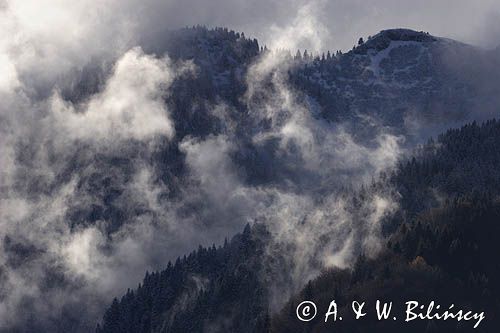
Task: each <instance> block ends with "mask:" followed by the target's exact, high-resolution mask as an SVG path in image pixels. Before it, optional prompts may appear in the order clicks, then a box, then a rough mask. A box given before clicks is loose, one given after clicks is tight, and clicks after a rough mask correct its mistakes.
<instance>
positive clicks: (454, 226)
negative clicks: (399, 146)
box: [272, 121, 500, 332]
mask: <svg viewBox="0 0 500 333" xmlns="http://www.w3.org/2000/svg"><path fill="white" fill-rule="evenodd" d="M498 142H500V123H498V122H497V121H490V122H487V123H486V124H483V125H482V126H478V125H476V124H471V125H467V126H464V127H463V128H461V129H456V130H450V131H448V132H447V133H445V134H443V135H441V136H440V137H439V139H438V140H437V142H430V143H429V144H427V145H426V146H425V147H424V148H423V150H422V152H421V153H420V154H419V156H418V158H413V159H411V160H410V161H408V162H407V163H405V164H402V165H401V166H400V167H399V170H398V171H397V172H396V173H395V174H394V175H393V176H392V180H391V181H394V182H395V185H396V186H397V187H398V188H399V191H400V193H401V195H402V198H401V207H402V209H401V210H400V211H399V212H398V214H396V216H395V217H394V222H395V223H398V227H397V230H396V231H395V232H393V233H392V234H391V235H390V236H389V237H388V240H387V246H386V248H385V249H384V250H383V253H382V254H381V255H379V256H378V257H376V258H374V259H369V258H366V257H364V256H362V257H360V258H359V259H358V261H357V262H356V264H355V265H354V268H353V269H352V270H336V269H333V270H329V271H326V272H324V273H323V274H322V275H321V276H320V277H318V278H317V279H315V280H314V281H311V282H310V283H309V284H308V285H307V286H306V287H305V288H304V290H303V291H302V292H301V293H300V294H298V295H296V296H294V297H292V299H291V300H290V301H289V302H288V304H287V305H286V306H285V307H284V309H283V310H282V312H281V313H280V314H278V315H276V316H275V317H274V318H273V321H272V331H273V332H304V331H307V332H330V331H331V330H332V329H335V331H337V332H366V331H370V332H401V331H404V332H457V331H460V332H469V331H473V326H474V322H475V321H471V322H472V324H471V322H465V321H461V322H457V321H454V320H448V321H447V322H444V321H437V320H433V321H425V320H415V321H411V322H409V323H404V322H403V321H404V319H405V318H406V314H405V313H404V311H405V309H406V308H405V306H406V305H405V304H404V302H406V301H410V300H416V301H418V302H420V304H429V303H430V302H431V301H435V302H436V304H441V307H443V308H444V307H446V308H447V307H448V306H449V305H450V304H455V308H456V309H466V310H473V311H479V312H481V311H485V313H486V319H485V320H484V321H483V322H482V323H481V324H480V325H479V327H478V328H477V329H476V330H477V331H482V332H496V331H497V330H498V324H499V323H500V317H499V315H500V286H499V284H498V281H500V265H499V263H498V260H497V254H498V253H500V243H499V242H498V240H497V235H498V234H499V232H500V223H499V222H500V188H499V186H498V184H499V181H500V173H499V172H498V170H497V166H498V165H499V163H500V148H499V147H498ZM403 216H404V217H403ZM403 221H404V222H403ZM304 299H310V300H313V301H315V303H316V304H317V306H318V309H320V310H319V313H323V314H324V313H325V312H326V309H328V305H329V303H330V301H331V300H336V302H337V303H338V304H340V306H341V308H340V310H339V312H340V313H343V314H344V315H343V319H344V320H343V321H342V322H336V323H332V321H330V322H329V323H328V324H325V323H324V316H323V317H320V316H318V318H317V319H314V320H313V321H311V322H309V323H303V322H300V321H299V320H297V318H296V314H295V308H296V306H297V304H299V303H300V301H301V300H304ZM353 300H359V301H366V302H367V308H370V309H372V310H373V309H374V308H375V303H376V300H382V301H387V302H390V301H393V302H394V305H393V307H394V309H395V310H394V311H395V312H394V315H395V316H396V317H398V318H399V320H398V321H393V320H387V321H378V320H377V318H376V317H375V312H374V311H371V313H369V315H368V316H367V317H366V318H365V320H354V318H353V315H352V311H351V310H350V304H351V302H352V301H353ZM322 311H323V312H322ZM391 319H392V317H391Z"/></svg>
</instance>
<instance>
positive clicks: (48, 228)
mask: <svg viewBox="0 0 500 333" xmlns="http://www.w3.org/2000/svg"><path fill="white" fill-rule="evenodd" d="M413 5H415V6H418V7H419V8H418V10H414V9H412V10H411V12H412V14H411V15H408V13H407V12H408V10H409V5H408V4H403V3H401V2H394V1H382V2H380V1H377V3H376V4H367V3H366V2H352V1H350V2H346V1H335V2H331V3H328V2H324V1H312V2H307V3H306V2H302V1H292V2H291V3H287V4H285V3H283V2H279V1H273V2H269V1H266V2H264V1H254V2H252V3H251V4H249V3H247V2H244V1H214V2H210V3H209V2H206V1H197V0H189V1H182V2H176V1H167V2H160V1H146V2H135V1H125V2H122V1H109V2H106V3H101V2H93V1H83V2H80V3H79V4H78V5H73V6H69V5H67V4H66V3H64V2H59V1H49V2H47V3H41V2H37V1H16V2H9V1H7V2H5V1H4V2H1V3H0V29H1V30H2V31H3V32H4V33H3V34H2V36H1V37H0V71H1V72H2V77H1V78H0V100H2V102H1V103H0V119H1V125H0V134H1V137H2V146H1V152H0V166H1V167H0V169H1V171H0V172H1V180H0V187H1V189H2V191H1V195H0V205H1V209H0V224H1V228H0V230H1V231H0V239H1V240H2V243H3V246H2V250H1V252H0V264H1V269H0V281H1V284H2V287H1V290H2V291H1V296H0V330H1V329H3V330H9V329H12V328H13V327H16V326H17V325H19V323H21V322H27V321H29V320H28V319H29V318H32V317H33V316H35V317H36V318H37V324H38V325H41V326H43V327H53V326H54V323H57V321H58V318H60V316H61V315H63V314H65V313H69V312H70V310H71V309H74V308H78V309H81V308H85V309H86V310H84V311H83V310H82V311H80V312H79V316H80V317H79V318H71V319H74V320H75V321H80V322H82V324H81V326H79V329H80V330H82V331H85V330H88V329H93V328H94V326H95V323H96V322H97V320H98V319H99V317H100V316H101V315H102V310H103V309H104V308H105V307H106V306H107V305H108V303H109V302H110V301H111V299H112V298H113V297H114V296H117V295H120V294H121V293H123V291H124V290H126V289H127V288H129V287H134V286H135V285H136V284H137V283H138V282H139V281H140V280H141V278H142V277H143V276H144V273H145V272H146V270H157V269H161V268H164V267H165V266H166V265H167V263H168V261H173V260H175V259H176V258H177V257H178V256H182V255H184V254H186V253H188V252H189V251H191V250H192V249H194V248H196V247H197V246H198V245H199V244H202V245H205V246H207V245H211V244H213V243H215V244H221V243H222V242H223V241H224V239H225V238H229V237H231V236H232V235H234V234H236V233H237V232H240V231H241V230H242V229H243V227H244V226H245V225H246V224H247V223H255V222H258V223H264V224H265V225H266V226H267V227H268V229H269V230H270V232H271V234H272V235H273V236H274V237H273V239H274V242H273V243H271V244H269V247H268V249H267V251H268V253H267V254H268V255H269V256H270V257H272V256H273V255H275V253H276V252H280V249H282V248H288V249H292V251H291V252H289V253H287V254H286V255H284V260H285V261H286V262H287V263H288V264H289V267H291V269H290V271H291V274H290V271H287V272H284V271H280V269H281V268H280V267H272V269H273V272H274V273H275V274H276V275H275V277H276V279H275V282H274V283H275V285H274V286H273V288H274V289H273V290H274V292H275V295H274V296H273V297H274V298H275V299H276V300H273V306H274V308H275V309H278V308H279V306H281V305H282V304H281V303H280V301H279V300H278V297H277V296H278V295H280V296H281V297H283V295H287V294H291V293H293V292H294V291H296V290H299V289H300V288H301V287H302V284H303V282H304V281H307V280H308V279H311V278H313V277H314V276H315V275H316V274H318V272H320V271H321V269H323V268H325V267H342V268H345V267H349V266H350V265H352V264H353V261H354V258H355V257H356V256H357V255H359V254H360V253H370V254H373V255H376V253H377V252H378V250H379V249H380V246H381V242H382V234H381V226H382V221H383V220H384V218H386V217H387V216H390V214H392V213H393V212H394V211H395V210H396V209H397V193H394V192H393V191H392V189H391V188H383V189H378V190H376V191H371V192H369V193H368V194H366V197H365V200H364V201H363V202H362V203H361V204H360V205H354V204H353V203H352V201H351V199H350V198H346V197H345V196H343V195H342V194H343V192H342V191H343V190H342V189H345V188H350V189H356V190H358V189H360V188H361V187H362V186H363V185H366V184H368V183H370V181H371V180H372V179H373V177H376V176H377V175H378V174H380V173H381V172H384V171H388V170H391V168H393V167H394V166H395V165H396V163H397V161H398V160H399V159H400V158H401V156H404V154H405V153H406V150H405V149H406V148H405V146H404V142H405V137H404V136H402V135H400V134H397V133H394V132H392V131H390V130H388V129H387V128H385V127H383V126H380V127H379V128H377V129H376V131H375V135H374V137H373V138H372V139H371V140H370V142H369V143H367V142H362V141H360V140H359V139H357V138H356V136H355V135H354V134H353V133H351V132H350V128H351V124H349V123H331V122H326V121H325V120H324V119H321V118H320V117H318V116H317V113H318V112H317V111H318V110H316V109H317V105H315V104H314V103H312V102H311V101H309V100H308V99H307V98H304V96H303V94H301V93H299V92H297V91H296V90H295V89H294V88H293V87H292V86H291V84H290V83H289V82H288V79H289V78H288V73H289V71H290V70H291V69H293V66H296V64H295V63H294V62H293V61H290V59H288V58H287V57H286V54H285V53H284V52H280V51H279V50H280V49H288V50H295V49H304V48H307V49H310V50H313V51H317V52H319V51H324V50H329V49H344V50H347V49H350V48H351V47H352V44H353V43H354V42H355V41H356V40H357V38H358V37H360V36H367V35H369V34H374V33H376V32H378V30H381V29H383V28H387V27H393V26H401V25H404V26H406V27H411V28H415V29H416V30H426V31H427V30H429V31H431V32H433V33H436V34H441V35H446V36H450V37H456V38H460V39H462V40H465V41H468V42H471V43H474V44H479V45H483V46H485V47H491V46H494V45H495V44H494V43H495V37H494V36H496V32H495V31H497V30H495V29H496V28H495V24H496V23H495V22H496V21H495V20H494V15H496V14H494V13H496V12H497V10H498V9H500V7H499V6H498V5H497V4H496V3H495V2H493V1H491V2H484V3H481V5H477V4H475V5H474V4H472V3H469V2H463V4H462V5H456V3H455V2H453V5H452V2H451V1H444V2H438V3H436V2H433V4H432V5H431V4H430V3H426V2H423V3H419V4H413V3H412V6H413ZM497 7H498V8H497ZM443 13H446V15H443ZM492 15H493V16H492ZM443 16H444V17H447V19H448V20H449V22H445V21H443ZM465 17H467V18H468V19H469V22H471V24H462V23H460V21H461V20H464V19H465ZM196 24H200V25H207V26H219V25H220V26H229V27H231V28H232V29H236V30H240V31H244V32H245V33H246V34H247V35H250V36H251V37H257V38H259V41H260V43H261V45H262V44H267V45H268V47H269V48H270V49H271V50H272V51H270V52H267V53H263V54H261V55H260V56H259V57H257V58H256V60H255V61H254V62H252V64H251V65H250V66H249V67H248V69H247V71H246V72H245V73H243V76H244V82H245V87H246V89H245V92H244V93H243V94H241V96H238V98H239V101H240V102H241V103H242V105H244V106H245V110H246V112H247V113H248V124H247V125H249V126H248V128H247V129H246V130H245V133H244V136H243V137H244V140H243V139H241V136H242V133H241V132H240V130H239V129H238V128H237V126H236V125H235V124H234V122H235V119H234V117H233V115H234V114H237V113H238V112H237V110H235V109H234V106H233V105H231V104H230V103H227V102H225V101H215V102H213V101H206V103H207V105H210V108H209V113H210V116H211V117H213V118H214V119H218V121H219V122H220V123H221V124H222V126H221V128H222V130H219V131H213V133H209V134H208V135H200V136H196V135H186V136H183V137H180V136H179V135H178V133H177V131H176V123H175V121H174V117H173V113H174V111H179V110H173V109H172V108H173V106H172V103H169V101H170V99H171V98H172V94H173V91H174V87H175V84H176V83H177V82H180V81H182V80H185V79H189V78H196V77H197V75H198V74H199V73H198V69H197V66H196V65H195V64H194V63H193V61H189V60H174V59H172V58H171V57H169V55H168V54H165V55H152V54H147V53H146V52H145V51H143V49H142V48H141V41H143V40H153V41H155V40H158V41H160V40H161V39H162V38H163V36H164V32H165V31H166V30H168V29H174V28H179V27H183V26H190V25H196ZM485 24H487V25H488V26H486V25H485ZM479 32H481V33H479ZM490 32H491V36H490ZM89 67H90V68H93V69H96V70H95V71H94V72H92V73H93V74H91V75H97V76H98V77H97V78H95V81H96V82H97V83H96V84H95V85H94V86H93V87H92V88H91V89H89V90H88V91H83V92H82V93H81V95H79V96H78V97H77V98H69V97H68V96H67V94H66V92H67V91H72V90H74V89H76V88H75V87H78V86H77V85H76V83H77V82H78V80H79V79H80V78H81V75H82V71H84V69H85V68H89ZM262 124H266V125H265V126H263V125H262ZM245 140H246V141H245ZM246 144H248V145H252V148H253V149H254V150H255V151H257V152H260V153H262V152H267V151H268V150H269V151H270V153H269V156H270V160H271V162H270V163H269V165H264V168H266V167H270V165H272V166H273V168H274V172H275V174H276V175H278V176H277V177H276V179H274V180H273V181H272V182H257V181H251V180H249V178H250V176H249V175H248V170H246V169H245V167H244V166H242V165H241V163H239V162H238V161H237V158H235V156H240V157H241V155H245V154H246V153H247V152H246V151H245V150H244V149H243V148H242V147H244V146H245V145H246ZM172 147H173V148H172ZM270 147H271V148H270ZM169 149H174V150H176V151H179V152H180V154H181V155H180V156H181V157H180V159H181V161H182V164H183V166H184V169H183V173H182V174H178V175H177V174H172V175H169V176H165V175H164V172H163V169H164V168H166V167H165V166H166V165H169V163H171V162H172V160H173V159H174V157H172V156H170V155H167V156H166V157H165V159H164V160H161V161H159V159H158V156H163V155H161V154H162V152H165V151H169ZM171 159H172V160H171ZM172 163H173V162H172ZM117 221H119V223H118V222H117ZM325 235H328V239H327V240H325ZM20 253H21V254H20ZM23 253H25V254H26V255H22V254H23ZM263 278H266V277H263ZM280 287H281V288H283V289H280Z"/></svg>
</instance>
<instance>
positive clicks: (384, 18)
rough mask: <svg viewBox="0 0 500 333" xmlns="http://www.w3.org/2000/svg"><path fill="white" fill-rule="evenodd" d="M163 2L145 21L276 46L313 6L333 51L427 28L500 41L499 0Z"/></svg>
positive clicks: (327, 45)
mask: <svg viewBox="0 0 500 333" xmlns="http://www.w3.org/2000/svg"><path fill="white" fill-rule="evenodd" d="M159 3H161V4H159ZM159 3H156V4H153V5H151V6H149V10H147V9H146V10H145V12H148V13H149V15H147V16H148V19H147V20H145V21H146V22H148V24H150V23H153V24H155V25H158V26H161V25H163V24H168V25H169V26H183V25H192V24H207V25H222V26H228V27H230V28H234V29H237V30H241V31H244V32H245V33H247V35H252V36H256V37H258V38H259V40H262V41H263V42H265V43H270V42H272V41H270V40H269V34H270V32H272V31H276V29H283V28H285V27H286V26H287V25H288V24H290V22H291V21H292V20H293V19H294V18H296V17H297V15H298V13H300V9H301V8H302V7H304V6H307V7H309V8H308V13H307V14H308V15H311V16H312V17H314V19H315V26H316V27H317V28H318V29H319V30H321V31H322V32H321V37H322V40H323V42H324V45H322V47H324V48H328V49H338V48H340V49H348V48H350V47H352V45H353V43H354V42H355V41H356V40H357V39H358V38H359V37H360V36H365V37H366V36H368V35H370V34H374V33H376V32H378V31H380V30H382V29H386V28H394V27H408V28H412V29H416V30H425V31H429V32H430V33H432V34H435V35H441V36H446V37H450V38H455V39H459V40H462V41H465V42H469V43H473V44H479V45H483V46H492V45H495V46H496V45H497V42H498V41H499V40H500V38H499V37H498V35H499V33H500V20H499V16H500V15H499V13H500V2H499V1H495V0H476V1H470V0H419V1H417V0H413V1H408V0H377V1H373V0H368V1H367V0H363V1H362V0H331V1H322V0H319V1H314V0H313V1H305V0H289V1H283V0H254V1H248V0H212V1H207V0H183V1H178V0H177V1H172V0H170V1H160V2H159ZM145 7H148V6H145ZM151 9H153V10H152V11H150V10H151ZM302 15H305V14H302ZM157 22H161V24H157Z"/></svg>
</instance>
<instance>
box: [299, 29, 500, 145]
mask: <svg viewBox="0 0 500 333" xmlns="http://www.w3.org/2000/svg"><path fill="white" fill-rule="evenodd" d="M492 52H493V51H487V50H481V49H479V48H475V47H472V46H470V45H466V44H463V43H460V42H456V41H453V40H450V39H445V38H439V37H434V36H432V35H429V34H428V33H424V32H416V31H412V30H406V29H392V30H384V31H381V32H380V33H378V34H376V35H374V36H373V37H370V38H369V39H368V40H367V41H366V42H364V43H362V44H360V45H358V46H357V47H355V48H353V50H351V51H349V52H348V53H346V54H340V55H337V56H335V57H331V58H328V57H327V58H326V59H324V60H322V59H319V58H316V59H315V60H310V59H309V60H308V61H307V63H306V64H304V65H303V66H302V67H299V68H298V69H297V72H296V74H295V77H294V82H295V84H296V85H297V86H298V87H300V88H302V89H304V90H305V91H306V92H307V93H308V94H310V95H311V96H314V97H315V98H316V99H317V100H318V101H319V103H320V105H321V106H322V113H323V115H324V116H325V117H326V118H327V119H332V120H337V121H346V120H355V121H356V122H359V123H361V124H362V126H364V127H369V126H380V125H382V126H390V127H391V128H392V129H393V130H395V131H397V132H400V133H404V134H406V135H409V136H410V138H411V137H412V136H413V137H414V138H415V137H416V138H417V141H418V139H419V138H421V137H426V136H427V137H428V136H429V135H431V134H437V133H438V132H440V131H442V130H444V129H445V128H446V127H448V126H451V125H452V124H454V123H459V122H463V121H465V120H468V119H485V117H488V115H491V114H492V113H493V114H494V112H496V111H497V108H496V106H495V105H496V104H495V102H492V101H493V100H494V101H496V102H498V100H497V98H496V96H495V94H496V93H497V92H498V89H496V88H494V87H496V86H498V85H496V86H495V85H492V84H491V83H492V82H491V81H492V80H493V77H494V76H496V74H495V73H497V74H498V66H497V65H498V61H499V60H498V57H494V56H492ZM495 80H496V79H495ZM486 82H488V83H487V84H486ZM486 85H487V86H488V87H489V88H490V89H489V90H488V89H485V86H486ZM493 91H496V93H494V92H493ZM362 126H358V127H362Z"/></svg>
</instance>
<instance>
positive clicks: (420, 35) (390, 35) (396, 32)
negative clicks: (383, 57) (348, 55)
mask: <svg viewBox="0 0 500 333" xmlns="http://www.w3.org/2000/svg"><path fill="white" fill-rule="evenodd" d="M437 40H438V38H437V37H434V36H432V35H430V34H429V33H428V32H423V31H415V30H411V29H403V28H397V29H386V30H382V31H380V32H379V33H378V34H376V35H375V36H373V37H369V38H368V40H367V41H366V42H365V43H363V44H361V45H359V46H358V47H356V48H355V53H357V54H366V52H367V50H369V49H375V50H377V51H381V50H384V49H386V48H387V47H388V46H389V45H390V43H391V42H393V41H405V42H421V43H429V42H435V41H437Z"/></svg>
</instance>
